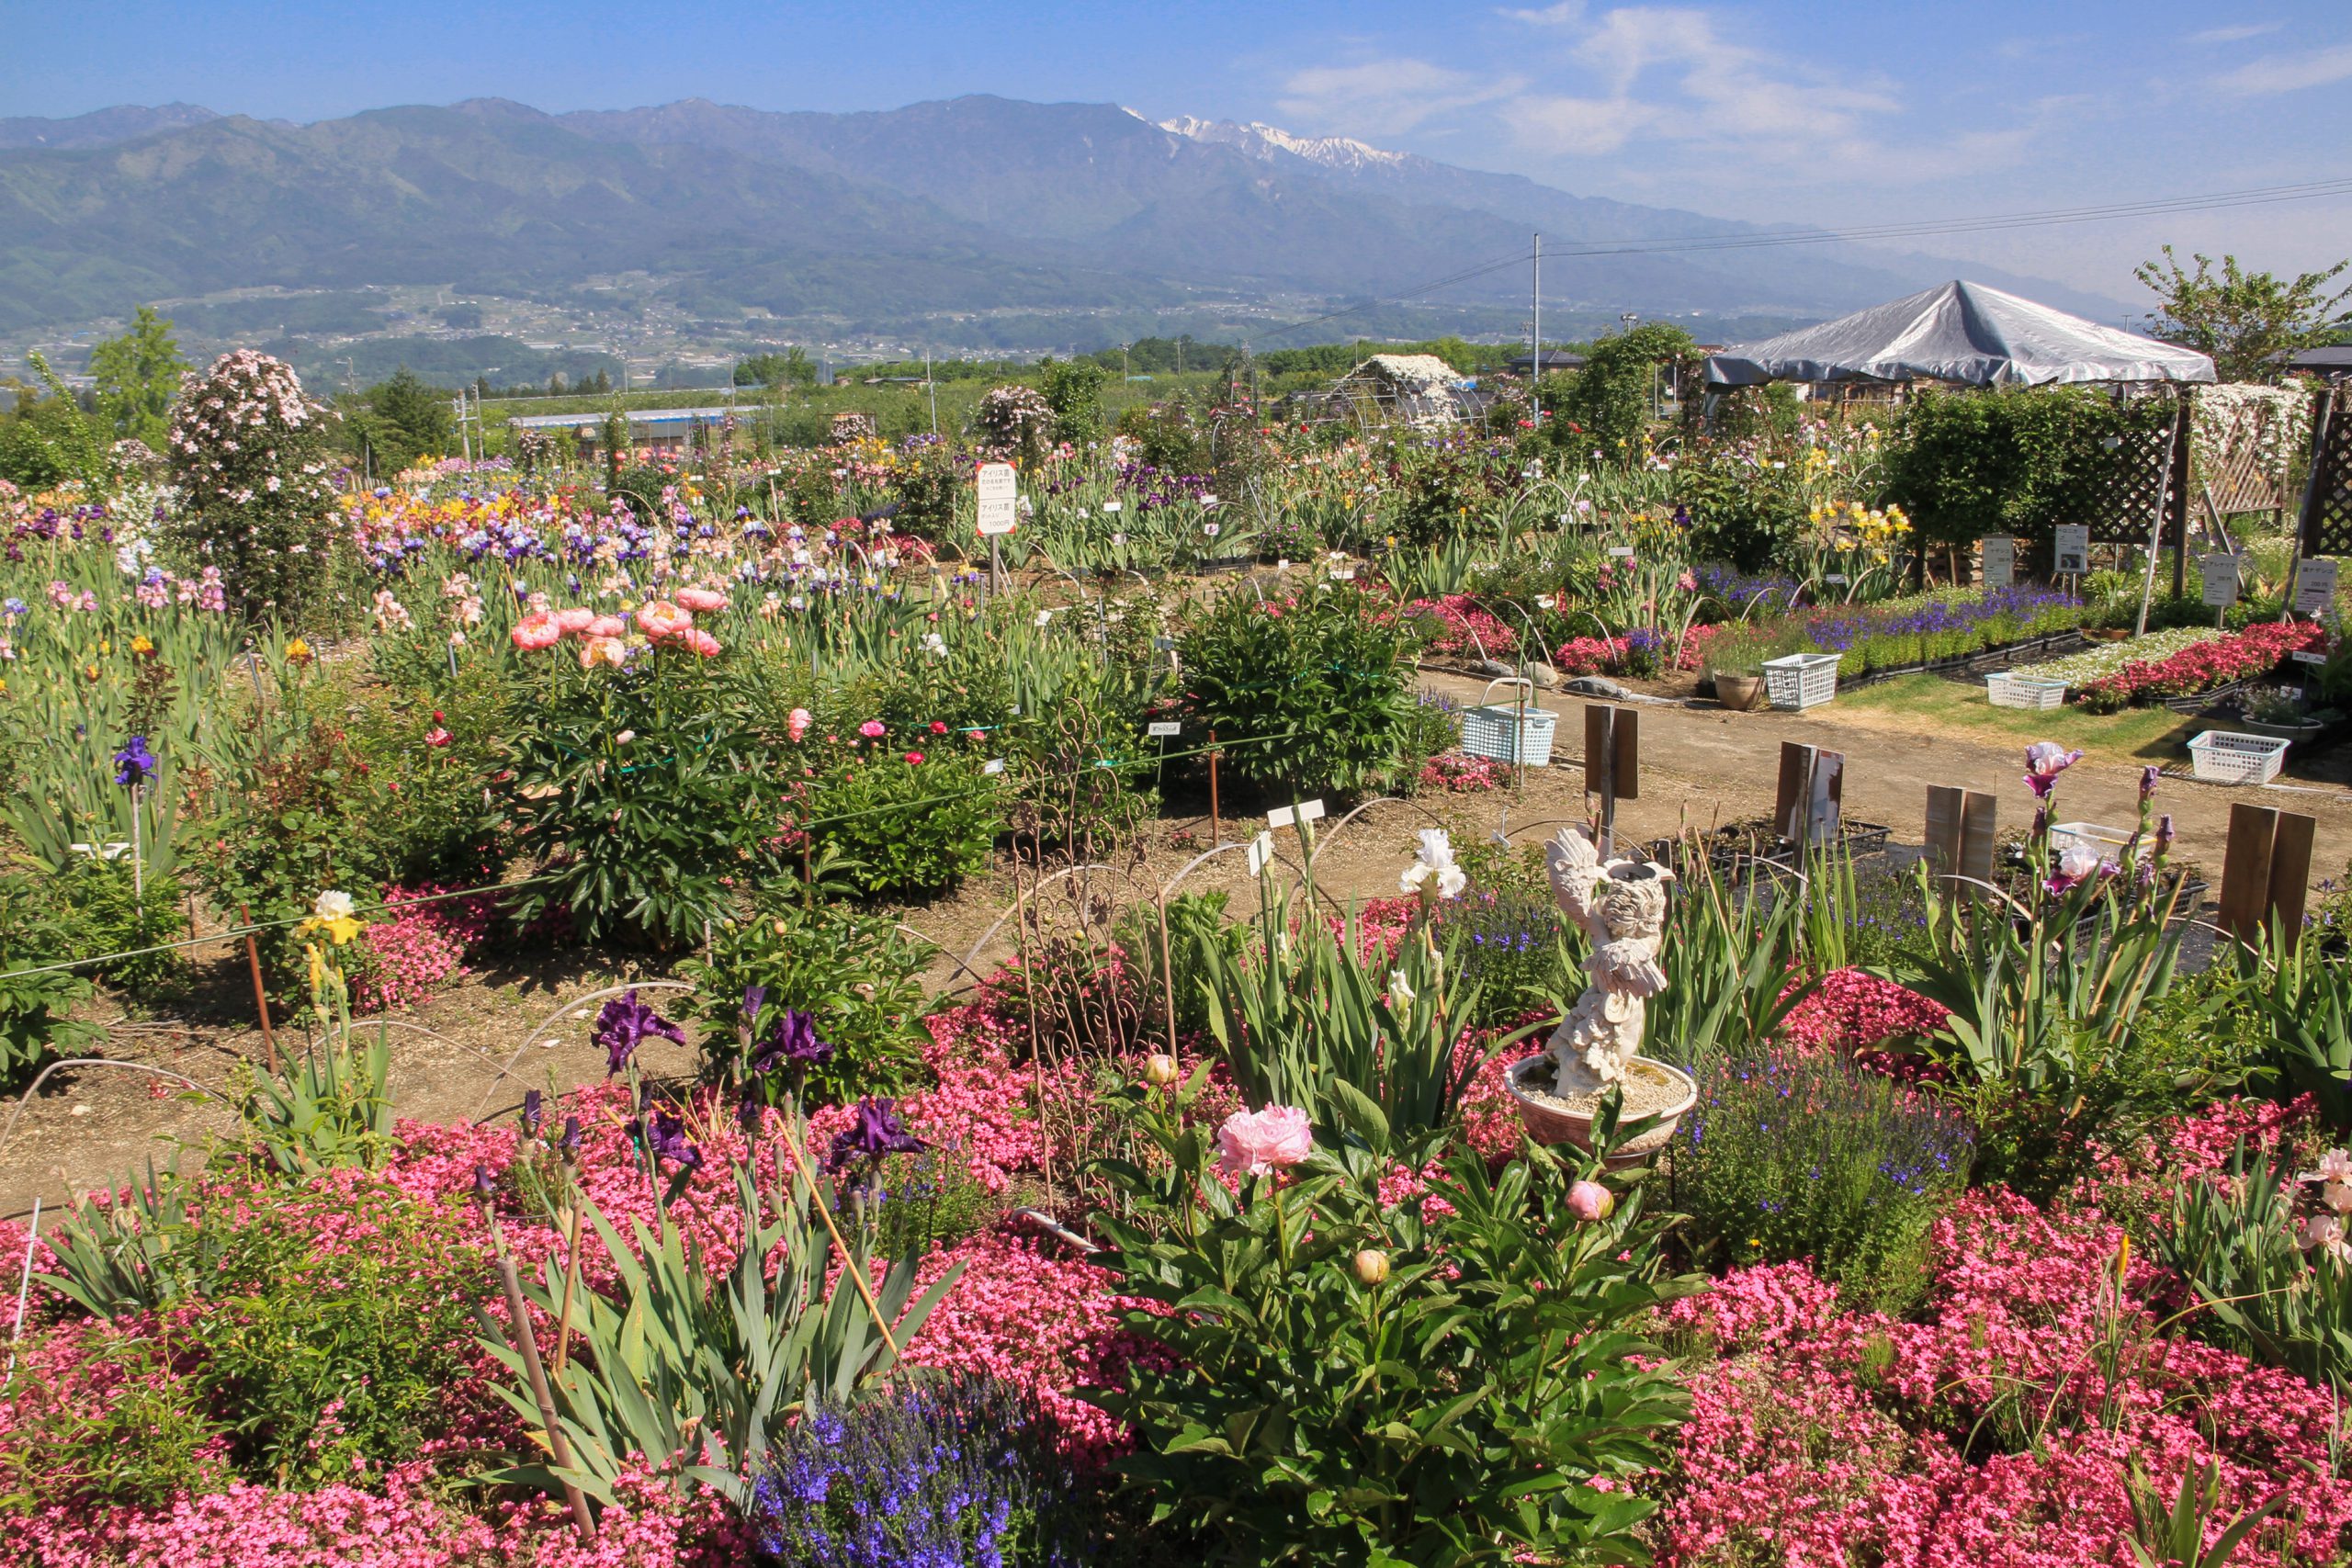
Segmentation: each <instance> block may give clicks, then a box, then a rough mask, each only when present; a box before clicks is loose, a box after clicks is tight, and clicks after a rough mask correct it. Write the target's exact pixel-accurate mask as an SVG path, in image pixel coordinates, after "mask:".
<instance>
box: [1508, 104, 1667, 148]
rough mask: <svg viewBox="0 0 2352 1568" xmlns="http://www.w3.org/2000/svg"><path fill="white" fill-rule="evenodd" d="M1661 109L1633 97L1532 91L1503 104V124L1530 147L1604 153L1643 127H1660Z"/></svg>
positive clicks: (1628, 138) (1649, 128)
mask: <svg viewBox="0 0 2352 1568" xmlns="http://www.w3.org/2000/svg"><path fill="white" fill-rule="evenodd" d="M1660 112H1661V111H1659V110H1658V109H1657V108H1655V107H1652V106H1650V105H1648V104H1637V103H1635V102H1634V101H1633V100H1632V99H1630V98H1571V97H1558V96H1549V95H1545V94H1541V93H1529V94H1525V95H1522V96H1519V97H1516V98H1513V99H1511V100H1510V102H1509V103H1507V104H1505V105H1503V106H1502V117H1503V123H1504V124H1506V125H1508V126H1509V127H1510V130H1511V134H1512V135H1514V136H1516V137H1517V138H1518V139H1519V140H1520V141H1521V143H1523V144H1525V145H1527V146H1530V147H1540V148H1542V149H1543V150H1544V151H1546V152H1573V153H1576V154H1578V155H1579V156H1583V157H1599V156H1600V154H1602V153H1604V152H1616V151H1617V150H1618V149H1619V148H1621V147H1623V146H1624V145H1625V143H1626V142H1627V141H1630V140H1631V139H1632V137H1633V135H1634V132H1635V131H1637V130H1653V129H1655V128H1656V126H1657V121H1658V118H1659V116H1660Z"/></svg>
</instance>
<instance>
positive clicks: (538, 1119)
mask: <svg viewBox="0 0 2352 1568" xmlns="http://www.w3.org/2000/svg"><path fill="white" fill-rule="evenodd" d="M547 1115H548V1108H547V1096H546V1095H544V1094H542V1093H540V1092H539V1091H538V1090H537V1089H525V1090H524V1091H523V1136H525V1137H526V1138H536V1137H537V1136H538V1135H539V1126H540V1124H541V1123H542V1122H545V1121H546V1120H547Z"/></svg>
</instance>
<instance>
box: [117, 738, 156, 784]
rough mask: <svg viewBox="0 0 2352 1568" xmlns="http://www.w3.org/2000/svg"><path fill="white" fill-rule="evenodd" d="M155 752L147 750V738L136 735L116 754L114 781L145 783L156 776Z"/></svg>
mask: <svg viewBox="0 0 2352 1568" xmlns="http://www.w3.org/2000/svg"><path fill="white" fill-rule="evenodd" d="M155 769H156V762H155V753H153V751H150V750H147V738H146V737H145V736H143V735H134V736H132V737H131V738H130V745H128V746H125V747H124V748H123V749H122V750H119V751H117V752H116V753H115V754H114V782H115V783H117V784H145V783H146V782H147V781H148V780H150V779H152V778H153V777H154V776H155Z"/></svg>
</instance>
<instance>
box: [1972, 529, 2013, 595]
mask: <svg viewBox="0 0 2352 1568" xmlns="http://www.w3.org/2000/svg"><path fill="white" fill-rule="evenodd" d="M1976 552H1977V555H1978V557H1979V558H1981V559H1982V561H1983V562H1984V578H1985V587H1987V588H2007V586H2008V585H2009V584H2010V583H2011V582H2013V581H2016V580H2017V574H2018V542H2017V541H2016V540H2015V539H2012V538H2008V537H2006V536H2000V537H1991V538H1985V539H1979V540H1978V541H1977V542H1976Z"/></svg>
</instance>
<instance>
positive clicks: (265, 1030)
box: [237, 904, 285, 1073]
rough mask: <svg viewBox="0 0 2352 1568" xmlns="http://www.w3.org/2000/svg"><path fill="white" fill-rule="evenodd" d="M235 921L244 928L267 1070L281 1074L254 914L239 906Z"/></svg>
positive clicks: (246, 958) (246, 959)
mask: <svg viewBox="0 0 2352 1568" xmlns="http://www.w3.org/2000/svg"><path fill="white" fill-rule="evenodd" d="M237 919H239V920H240V921H242V922H243V924H244V927H245V963H246V964H248V965H249V966H250V967H251V968H252V969H253V972H254V1010H255V1011H257V1012H259V1013H260V1014H261V1039H262V1043H263V1044H264V1045H266V1046H267V1047H268V1048H269V1070H270V1071H271V1072H273V1073H276V1072H282V1071H284V1070H285V1069H284V1067H283V1066H282V1065H281V1064H280V1063H279V1061H278V1059H277V1031H275V1030H273V1029H271V1028H270V1026H269V989H268V987H266V986H264V985H263V984H262V983H261V948H260V946H259V945H258V944H256V943H255V942H254V933H253V923H254V912H253V910H251V909H250V908H246V907H245V906H244V905H243V904H240V905H238V906H237Z"/></svg>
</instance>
